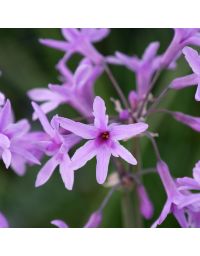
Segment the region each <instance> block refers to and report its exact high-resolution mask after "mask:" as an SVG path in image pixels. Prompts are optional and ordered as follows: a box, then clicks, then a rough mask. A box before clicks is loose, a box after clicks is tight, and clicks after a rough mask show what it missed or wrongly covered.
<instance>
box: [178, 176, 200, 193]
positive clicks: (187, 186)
mask: <svg viewBox="0 0 200 256" xmlns="http://www.w3.org/2000/svg"><path fill="white" fill-rule="evenodd" d="M176 181H177V183H178V189H179V190H200V184H199V183H198V182H197V181H196V180H195V179H192V178H188V177H184V178H178V179H176Z"/></svg>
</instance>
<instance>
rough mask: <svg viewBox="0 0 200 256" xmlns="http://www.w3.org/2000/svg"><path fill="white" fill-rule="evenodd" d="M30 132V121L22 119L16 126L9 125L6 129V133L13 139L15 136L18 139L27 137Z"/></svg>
mask: <svg viewBox="0 0 200 256" xmlns="http://www.w3.org/2000/svg"><path fill="white" fill-rule="evenodd" d="M29 130H30V124H29V122H28V120H26V119H22V120H20V121H18V122H16V123H14V124H10V125H8V126H7V128H6V129H5V133H6V134H7V135H8V136H9V137H11V138H12V137H13V136H14V137H15V138H16V137H21V136H23V135H25V134H26V133H27V132H28V131H29Z"/></svg>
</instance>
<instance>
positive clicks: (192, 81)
mask: <svg viewBox="0 0 200 256" xmlns="http://www.w3.org/2000/svg"><path fill="white" fill-rule="evenodd" d="M199 81H200V77H199V76H198V75H196V74H191V75H187V76H183V77H179V78H176V79H174V80H173V81H172V83H171V85H170V87H171V88H172V89H175V90H180V89H183V88H185V87H188V86H193V85H196V84H198V83H199Z"/></svg>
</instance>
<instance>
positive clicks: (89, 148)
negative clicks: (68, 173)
mask: <svg viewBox="0 0 200 256" xmlns="http://www.w3.org/2000/svg"><path fill="white" fill-rule="evenodd" d="M96 153H97V151H96V146H95V142H94V141H93V140H91V141H88V142H86V143H85V144H84V145H83V146H82V147H80V148H79V149H77V150H76V152H75V153H74V155H73V157H72V158H71V160H72V168H73V169H74V170H77V169H79V168H81V167H82V166H84V165H85V164H86V163H87V162H88V161H89V160H91V159H92V158H93V157H94V156H95V155H96Z"/></svg>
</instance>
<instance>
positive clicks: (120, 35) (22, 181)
mask: <svg viewBox="0 0 200 256" xmlns="http://www.w3.org/2000/svg"><path fill="white" fill-rule="evenodd" d="M172 36H173V30H171V29H112V30H111V34H110V36H108V37H107V38H106V39H105V40H103V41H102V42H100V43H98V44H96V47H97V48H98V49H99V51H100V52H101V53H103V54H104V55H111V54H114V52H115V51H116V50H118V51H121V52H124V53H127V54H130V55H131V54H136V55H138V56H141V55H142V53H143V51H144V49H145V48H146V46H147V45H148V44H149V43H150V42H151V41H159V42H160V49H159V53H162V52H163V51H164V50H165V49H166V47H167V46H168V44H169V42H170V40H171V39H172ZM38 38H55V39H62V37H61V34H60V31H59V29H0V70H1V71H2V76H1V77H0V90H1V91H2V92H3V93H5V94H6V96H7V97H8V98H9V99H10V100H11V102H12V105H13V108H14V111H15V115H16V119H20V118H24V117H25V118H28V119H29V120H30V121H31V114H32V108H31V105H30V101H29V99H28V98H27V95H26V92H27V90H29V89H31V88H35V87H47V85H48V83H50V82H51V83H58V82H59V80H58V73H57V71H56V70H55V68H54V67H55V64H56V63H57V61H58V60H59V58H60V57H62V56H63V53H62V52H59V51H56V50H54V49H50V48H46V47H44V46H42V45H40V44H39V42H38ZM79 59H80V57H75V58H73V59H72V61H70V67H71V68H72V69H74V68H75V67H76V65H77V61H78V60H79ZM112 70H113V73H114V75H115V77H116V78H117V80H118V82H119V84H120V85H121V87H122V89H123V91H124V93H125V94H126V95H128V92H129V91H130V90H131V89H133V88H135V78H134V75H133V74H132V73H131V72H130V71H128V70H126V69H125V68H123V67H112ZM190 72H191V71H190V69H189V67H188V65H187V64H186V62H185V61H184V60H183V58H181V59H180V60H179V61H178V67H177V69H176V70H173V71H172V70H171V71H166V72H164V73H163V74H162V75H161V77H160V79H159V81H158V83H157V85H156V87H155V89H154V93H155V94H158V93H159V91H160V90H161V89H162V88H163V87H165V86H167V85H168V83H169V82H170V81H171V79H172V78H174V77H176V76H181V75H186V74H189V73H190ZM95 90H96V93H97V94H98V95H101V96H102V97H103V98H104V99H105V100H106V104H107V106H108V111H109V113H114V112H113V105H112V103H111V102H110V100H109V98H110V97H111V96H112V97H115V98H117V95H116V93H115V92H114V91H113V89H112V86H111V84H110V81H109V80H108V78H107V77H106V75H103V76H102V77H101V78H100V79H99V80H98V81H97V83H96V85H95ZM194 92H195V88H189V89H185V90H182V91H179V92H176V91H172V92H170V93H169V95H168V96H167V97H166V98H165V99H164V100H163V102H162V103H161V104H162V106H165V107H168V108H169V109H171V110H177V111H183V112H185V113H188V114H192V115H197V116H199V115H200V106H199V104H198V103H196V102H195V101H194ZM57 112H58V113H59V114H60V115H63V116H66V117H77V116H78V114H77V113H76V112H75V111H74V110H72V109H71V108H70V107H69V106H68V105H66V106H62V107H60V108H59V109H58V111H57ZM52 114H53V113H52ZM52 114H50V115H49V116H52ZM148 121H149V123H150V130H151V131H153V132H158V133H159V138H158V140H157V141H158V146H159V149H160V152H161V156H162V158H163V159H164V160H165V161H166V162H167V163H168V165H169V167H170V169H171V172H172V174H173V175H174V176H175V177H178V176H185V175H189V176H190V175H191V172H192V167H193V166H194V164H195V162H196V161H197V160H199V159H200V151H199V143H200V136H199V134H198V133H195V132H194V131H193V130H191V129H190V128H188V127H186V126H183V125H181V124H180V123H177V122H175V121H174V120H173V119H171V118H170V117H169V116H166V115H164V114H155V115H154V116H152V117H151V118H149V120H148ZM31 122H32V121H31ZM32 124H33V127H34V129H40V125H39V123H38V122H34V123H33V122H32ZM155 161H156V159H155V156H154V152H153V151H152V147H151V144H150V143H149V141H147V140H146V139H143V140H142V164H143V167H144V168H148V167H154V166H155ZM39 168H40V167H38V166H37V167H31V168H29V169H28V171H27V173H26V175H25V176H24V177H18V176H17V175H15V174H14V173H13V172H12V171H11V170H6V169H5V168H4V166H3V164H2V162H0V169H1V171H0V211H2V212H3V213H4V214H5V215H6V216H7V218H8V220H9V222H10V224H11V226H12V227H51V225H50V221H51V220H52V219H55V218H60V219H63V220H65V221H66V222H67V223H68V224H69V225H70V226H71V227H82V226H83V225H84V223H85V222H86V220H87V219H88V217H89V215H90V213H91V212H92V211H95V210H96V209H97V208H98V206H99V204H100V203H101V201H102V200H103V198H104V197H105V195H106V193H107V192H108V189H107V188H104V187H103V186H100V185H98V184H97V182H96V180H95V161H91V162H89V163H88V164H87V165H86V166H85V167H84V168H82V169H81V170H80V171H78V172H76V177H75V186H74V189H73V191H72V192H69V191H67V190H66V189H65V188H64V186H63V183H62V180H61V178H60V176H59V173H58V172H57V171H56V172H55V173H54V175H53V176H52V178H51V179H50V181H49V182H48V183H47V184H45V185H44V186H42V187H41V188H38V189H35V188H34V182H35V179H36V175H37V172H38V171H39ZM112 169H113V166H112V165H110V172H111V171H112ZM144 183H145V186H146V188H147V191H148V193H149V195H150V198H151V200H152V202H153V204H154V208H155V212H154V216H153V218H152V220H150V221H144V227H149V226H150V225H151V224H152V222H153V221H154V220H155V219H156V218H157V217H158V215H159V213H160V211H161V209H162V206H163V204H164V202H165V199H166V196H165V192H164V190H163V188H162V185H161V182H160V179H159V177H158V176H157V175H156V174H149V175H147V176H145V177H144ZM102 227H122V213H121V192H120V191H118V192H116V193H115V194H114V195H113V196H112V198H111V200H110V202H109V204H108V205H107V207H106V208H105V211H104V217H103V224H102ZM161 227H178V224H177V222H176V220H175V219H174V218H173V217H172V216H169V217H168V218H167V220H166V221H165V222H164V223H163V224H162V226H161Z"/></svg>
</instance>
